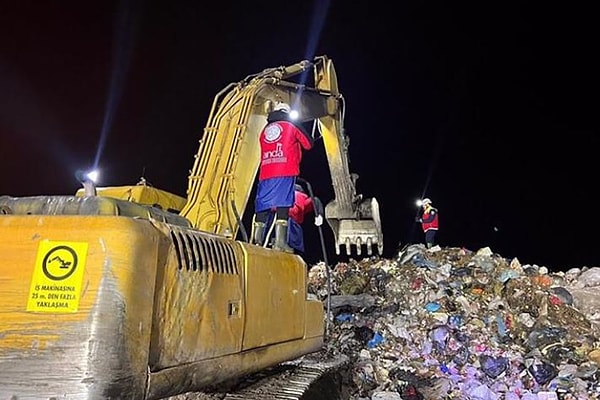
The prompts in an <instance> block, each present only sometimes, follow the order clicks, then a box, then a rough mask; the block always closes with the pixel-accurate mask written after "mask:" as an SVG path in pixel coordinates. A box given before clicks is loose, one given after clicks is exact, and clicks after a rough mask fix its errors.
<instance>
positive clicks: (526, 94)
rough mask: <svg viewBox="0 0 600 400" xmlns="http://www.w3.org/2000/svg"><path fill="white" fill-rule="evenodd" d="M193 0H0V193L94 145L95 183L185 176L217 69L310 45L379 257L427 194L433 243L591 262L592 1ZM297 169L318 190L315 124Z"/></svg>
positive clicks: (70, 178)
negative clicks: (327, 84) (330, 81)
mask: <svg viewBox="0 0 600 400" xmlns="http://www.w3.org/2000/svg"><path fill="white" fill-rule="evenodd" d="M205 3H206V2H201V1H194V2H176V1H172V2H169V1H160V2H159V1H155V2H142V1H129V2H127V1H123V2H117V1H97V2H86V1H78V2H74V1H23V0H19V1H3V2H0V138H1V139H2V141H1V142H0V165H1V166H2V173H0V193H1V194H8V195H14V196H24V195H40V194H73V193H74V192H75V191H76V190H77V189H78V188H79V183H78V182H77V181H76V179H75V177H74V172H75V171H76V170H77V169H80V168H86V167H88V166H90V165H93V163H94V161H95V159H96V157H97V154H99V157H100V158H99V164H100V168H101V169H102V177H101V180H100V183H99V184H100V185H104V186H113V185H126V184H135V183H136V182H137V181H138V180H139V178H140V177H141V176H142V175H144V176H145V178H146V179H147V180H148V181H149V182H150V183H151V184H152V185H154V186H156V187H159V188H162V189H165V190H169V191H172V192H174V193H177V194H180V195H182V196H184V195H185V191H186V188H187V176H188V171H189V169H190V168H191V167H192V163H193V156H194V154H195V153H196V149H197V143H198V140H199V138H200V135H201V133H202V130H203V128H204V125H205V123H206V120H207V118H208V114H209V112H210V107H211V105H212V101H213V99H214V96H215V95H216V94H217V93H218V92H219V91H220V90H221V89H223V88H224V87H225V86H226V85H227V84H229V83H230V82H236V81H239V80H241V79H243V78H245V77H246V76H247V75H249V74H252V73H255V72H259V71H262V70H263V69H265V68H268V67H274V66H279V65H289V64H292V63H295V62H298V61H300V60H303V59H305V58H312V57H313V56H314V55H327V56H329V57H330V58H331V59H332V60H333V61H334V64H335V67H336V70H337V74H338V79H339V85H340V90H341V92H342V94H343V95H344V98H345V100H346V105H347V109H346V111H347V114H346V120H345V127H346V133H347V134H348V135H349V136H350V169H351V171H352V172H356V173H358V174H359V175H360V178H359V180H358V184H357V185H358V191H359V192H360V193H362V194H363V195H364V196H365V197H375V198H377V199H378V201H379V204H380V208H381V217H382V220H383V230H384V237H385V251H384V256H385V257H393V256H394V255H395V253H396V251H397V250H398V248H399V246H403V245H405V244H407V243H416V242H419V241H422V240H423V235H422V232H420V231H419V226H418V225H417V224H416V223H415V222H414V218H415V215H416V212H417V207H416V206H415V200H416V199H417V198H419V197H422V196H426V197H429V198H431V199H432V200H433V204H434V206H435V207H437V208H438V210H439V214H440V224H441V227H440V231H439V233H438V237H437V238H438V241H439V243H440V245H442V246H444V247H446V246H448V247H465V248H467V249H470V250H477V249H479V248H481V247H485V246H489V247H490V248H491V249H492V251H494V252H496V253H499V254H501V255H502V256H504V257H507V258H513V257H517V258H518V259H519V261H521V263H523V264H526V263H528V264H537V265H540V266H547V267H549V268H550V269H551V270H566V269H568V268H570V267H583V266H590V267H591V266H599V262H598V256H597V248H598V245H599V243H598V241H597V234H596V230H597V227H598V226H600V218H599V216H598V212H597V199H598V195H597V194H596V191H597V183H598V177H597V173H598V171H599V168H598V166H597V160H598V147H599V144H600V138H599V132H598V115H597V110H598V97H599V85H598V79H597V74H598V72H599V71H600V68H599V63H598V61H597V60H596V59H597V54H596V53H597V50H598V32H597V31H598V29H597V21H596V20H595V19H596V18H595V17H594V16H595V15H596V14H595V13H594V12H593V11H592V8H591V7H592V2H588V3H589V6H587V5H586V6H584V5H582V4H583V2H582V4H579V3H578V2H569V3H565V2H548V3H546V2H535V4H534V3H533V2H532V3H528V2H515V4H516V5H511V4H509V3H507V2H496V3H494V4H496V5H489V4H488V5H481V4H466V3H463V4H458V5H457V4H452V3H456V2H448V3H447V4H446V3H435V2H423V1H411V2H393V1H374V0H371V1H369V2H367V1H350V0H345V1H342V0H333V1H331V2H327V1H324V0H323V1H316V2H312V1H309V0H305V1H285V2H272V1H252V2H250V1H239V2H238V1H221V2H210V4H211V9H209V8H207V6H206V5H205ZM483 3H489V2H483ZM553 4H554V5H553ZM588 7H589V8H588ZM103 133H104V135H103ZM103 137H105V138H106V140H103V139H102V138H103ZM302 170H303V172H302V176H303V177H304V178H306V179H308V180H309V181H310V182H311V183H312V186H313V188H314V190H315V192H316V194H317V195H318V196H319V197H320V198H321V199H322V200H323V201H324V202H327V201H329V200H331V198H332V195H333V191H332V189H331V185H330V181H329V180H328V179H327V178H326V177H327V164H326V160H325V158H324V153H323V147H322V143H321V144H320V145H317V146H316V147H315V149H314V150H313V151H311V152H309V153H306V155H305V158H304V161H303V166H302ZM324 177H325V178H324ZM249 204H250V205H251V204H252V200H251V201H250V203H249ZM324 228H325V229H324V234H325V236H326V238H327V241H328V246H329V247H331V245H332V234H331V231H330V230H329V228H328V227H326V226H324ZM317 232H318V231H317V230H316V228H315V227H314V226H312V225H310V223H309V225H307V226H306V235H307V247H308V248H309V253H308V254H307V261H309V262H316V261H318V260H320V259H322V258H323V257H322V255H321V254H320V244H319V241H318V233H317ZM332 254H333V253H330V255H329V261H330V262H332V263H333V262H335V261H336V260H338V258H336V257H335V256H334V255H332ZM339 259H343V257H341V258H339Z"/></svg>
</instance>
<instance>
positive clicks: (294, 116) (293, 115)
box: [290, 110, 300, 120]
mask: <svg viewBox="0 0 600 400" xmlns="http://www.w3.org/2000/svg"><path fill="white" fill-rule="evenodd" d="M299 116H300V113H299V112H298V111H296V110H292V111H290V118H291V119H293V120H296V119H298V117H299Z"/></svg>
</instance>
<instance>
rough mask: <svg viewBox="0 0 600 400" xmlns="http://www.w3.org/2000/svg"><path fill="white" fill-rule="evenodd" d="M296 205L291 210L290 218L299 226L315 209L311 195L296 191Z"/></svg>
mask: <svg viewBox="0 0 600 400" xmlns="http://www.w3.org/2000/svg"><path fill="white" fill-rule="evenodd" d="M294 196H295V200H294V205H293V206H292V207H291V208H290V218H291V219H293V220H294V221H296V222H297V223H299V224H302V223H303V222H304V217H305V216H306V215H308V214H309V213H311V212H312V211H313V209H314V207H313V202H312V200H311V198H310V196H309V195H307V194H306V193H302V192H301V191H299V190H296V193H295V195H294Z"/></svg>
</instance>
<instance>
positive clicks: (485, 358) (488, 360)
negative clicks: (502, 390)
mask: <svg viewBox="0 0 600 400" xmlns="http://www.w3.org/2000/svg"><path fill="white" fill-rule="evenodd" d="M479 363H480V364H481V370H482V371H483V372H484V373H485V374H486V375H487V376H489V377H490V378H494V379H495V378H497V377H499V376H500V375H502V373H503V372H504V371H506V369H507V368H508V359H507V358H506V357H498V358H494V357H492V356H489V355H487V354H482V355H480V356H479Z"/></svg>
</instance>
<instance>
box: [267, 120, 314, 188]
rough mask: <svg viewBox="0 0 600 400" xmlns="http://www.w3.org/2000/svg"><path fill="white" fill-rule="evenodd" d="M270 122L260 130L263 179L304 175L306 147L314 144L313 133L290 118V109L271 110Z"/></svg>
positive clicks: (308, 147)
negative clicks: (302, 167)
mask: <svg viewBox="0 0 600 400" xmlns="http://www.w3.org/2000/svg"><path fill="white" fill-rule="evenodd" d="M267 122H268V124H267V126H265V127H264V128H263V130H262V131H261V132H260V138H259V141H260V172H259V175H258V179H259V180H261V181H262V180H265V179H270V178H280V177H284V176H298V175H300V162H301V161H302V149H304V150H310V149H311V148H312V146H313V141H312V138H311V136H310V135H309V134H308V133H306V131H305V130H304V129H303V128H302V127H301V126H300V125H296V124H294V123H293V122H292V121H290V120H289V118H288V116H287V113H284V112H279V111H275V112H272V113H271V114H269V117H268V118H267Z"/></svg>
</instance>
